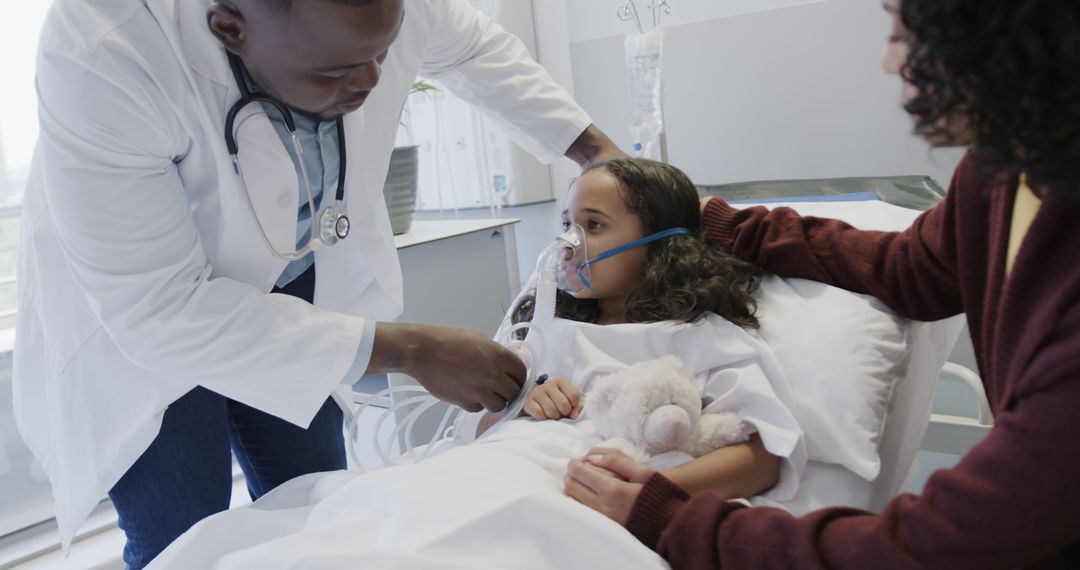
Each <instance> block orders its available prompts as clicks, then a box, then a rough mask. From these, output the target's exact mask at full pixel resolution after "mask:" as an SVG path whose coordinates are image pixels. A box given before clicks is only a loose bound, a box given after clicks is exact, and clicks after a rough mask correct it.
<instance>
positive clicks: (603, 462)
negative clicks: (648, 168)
mask: <svg viewBox="0 0 1080 570" xmlns="http://www.w3.org/2000/svg"><path fill="white" fill-rule="evenodd" d="M885 8H886V10H887V11H888V12H889V14H890V15H891V16H892V18H893V35H892V36H891V37H890V38H889V45H888V48H887V51H886V56H885V62H884V66H885V69H886V71H888V72H889V73H891V74H894V75H899V76H900V77H901V78H902V79H903V85H904V87H903V94H904V100H905V108H906V109H907V111H908V112H909V113H910V114H911V115H912V117H913V118H914V120H915V123H916V125H917V130H918V131H919V132H920V133H921V134H922V135H923V136H924V137H925V138H926V139H927V140H928V141H929V142H930V143H931V144H932V145H935V146H944V145H965V146H969V147H970V152H969V153H968V156H967V157H965V159H964V160H963V161H962V163H961V164H960V166H959V167H958V168H957V171H956V174H955V177H954V179H953V182H952V186H951V189H950V191H949V193H948V195H947V196H946V198H945V200H944V201H943V202H942V203H941V204H940V205H938V206H937V207H936V208H934V209H932V210H930V211H928V212H926V213H925V214H924V215H923V216H922V217H920V218H919V219H918V220H917V221H916V222H915V223H914V225H913V226H912V227H911V228H910V229H909V230H907V231H905V232H903V233H881V232H861V231H857V230H854V229H852V228H850V227H849V226H847V225H845V224H842V223H840V222H836V221H831V220H821V219H813V218H800V217H799V216H797V215H796V214H795V213H794V212H792V211H790V210H786V209H777V210H774V211H773V212H771V213H770V212H767V211H766V210H764V209H762V208H754V209H749V210H743V211H739V210H735V209H733V208H731V207H729V206H728V205H727V204H725V203H723V201H721V200H719V199H716V198H714V199H712V200H708V201H707V202H704V203H703V205H702V206H703V213H704V217H703V220H702V225H703V227H705V228H707V230H708V231H709V233H710V235H711V236H712V237H713V238H716V239H717V240H719V241H720V242H721V243H722V244H724V245H726V246H728V247H729V248H730V249H731V250H732V251H733V253H735V255H737V256H739V257H741V258H743V259H746V260H749V261H752V262H754V263H756V264H758V265H760V266H762V267H763V268H764V269H766V270H768V271H772V272H774V273H778V274H780V275H784V276H797V277H808V278H813V279H817V280H820V281H824V282H828V283H832V284H835V285H838V286H841V287H845V288H847V289H851V290H854V291H859V292H866V293H871V294H874V295H876V296H877V297H879V298H881V299H882V300H883V301H885V302H887V303H888V304H889V305H890V306H891V307H892V308H894V309H895V310H897V311H898V312H900V313H902V314H904V315H905V316H907V317H910V318H913V319H920V320H934V319H940V318H944V317H948V316H951V315H955V314H958V313H961V312H966V313H967V316H968V324H969V327H970V330H971V333H972V337H973V338H974V340H975V351H976V355H977V357H978V362H979V369H980V371H981V374H982V377H983V381H984V384H985V387H986V392H987V395H988V397H989V399H990V403H991V406H992V408H993V411H994V415H995V425H994V428H993V429H992V430H991V432H990V434H989V436H988V437H987V438H986V439H985V440H984V441H983V442H982V443H980V444H979V445H977V446H975V447H974V448H973V449H972V450H971V451H970V452H969V453H968V454H967V455H966V456H965V457H964V458H963V460H962V461H961V462H960V463H959V464H958V465H957V466H956V467H955V468H953V469H947V470H942V471H938V472H937V473H935V474H934V475H933V476H932V477H931V478H930V480H929V481H928V482H927V484H926V487H925V489H924V491H923V494H922V496H914V495H910V494H905V495H901V496H899V497H897V498H895V499H894V500H893V501H892V502H891V503H890V504H889V505H888V506H886V508H885V509H884V510H883V511H882V513H881V514H880V515H875V514H873V513H868V512H862V511H858V510H855V509H849V508H834V509H825V510H822V511H818V512H815V513H811V514H809V515H807V516H806V517H803V518H795V517H792V516H790V515H789V514H787V513H784V512H782V511H778V510H773V509H753V508H743V507H741V506H739V505H737V504H734V503H729V502H727V501H725V500H724V497H722V496H720V495H718V494H715V493H711V494H710V493H706V494H701V495H697V496H694V497H693V498H692V499H691V498H689V496H688V495H687V494H686V493H685V492H684V491H682V490H681V489H680V488H679V487H677V486H676V485H674V484H672V483H671V482H670V481H669V480H667V479H665V478H664V477H663V476H662V475H658V474H655V473H653V472H652V470H650V469H649V468H647V467H645V466H642V465H639V464H636V463H634V462H632V461H630V460H629V459H628V458H626V457H625V456H622V455H619V454H617V453H614V452H610V451H606V452H605V451H601V450H593V451H592V452H590V454H591V455H593V456H594V457H592V458H591V461H585V460H575V461H573V462H572V464H571V466H570V469H569V472H568V476H567V483H566V491H567V493H569V494H570V495H571V496H573V497H574V498H576V499H578V500H579V501H581V502H583V503H585V504H586V505H589V506H592V507H593V508H595V509H597V510H599V511H600V512H602V513H604V514H606V515H608V516H610V517H611V518H613V519H615V520H617V521H619V522H621V523H623V524H625V525H626V526H627V528H628V529H630V530H631V531H632V532H633V533H634V534H635V535H636V536H637V537H638V538H639V539H640V540H641V541H642V542H644V543H645V544H646V545H649V546H651V547H653V548H654V549H656V550H657V552H659V553H660V554H661V555H663V556H664V557H666V558H667V559H668V560H669V561H670V562H671V564H672V566H673V567H674V568H718V567H721V566H723V567H727V568H758V567H766V566H781V565H783V566H805V567H836V568H868V567H874V568H881V567H888V568H899V567H919V568H923V567H946V568H960V567H977V568H996V567H1001V568H1006V567H1007V568H1014V567H1077V562H1078V558H1080V522H1078V520H1080V517H1078V516H1077V512H1078V510H1080V493H1077V491H1076V486H1075V483H1074V480H1075V478H1076V474H1077V473H1078V472H1080V445H1078V444H1077V442H1076V434H1077V433H1080V414H1078V413H1077V411H1078V410H1080V358H1078V357H1077V354H1078V353H1080V303H1078V300H1080V263H1078V262H1080V230H1078V229H1077V226H1076V224H1077V221H1080V78H1078V75H1077V70H1080V2H1076V1H1075V0H1028V1H1025V2H987V1H986V0H886V2H885ZM596 455H600V456H601V457H595V456H596Z"/></svg>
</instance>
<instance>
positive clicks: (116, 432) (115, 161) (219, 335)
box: [14, 0, 590, 548]
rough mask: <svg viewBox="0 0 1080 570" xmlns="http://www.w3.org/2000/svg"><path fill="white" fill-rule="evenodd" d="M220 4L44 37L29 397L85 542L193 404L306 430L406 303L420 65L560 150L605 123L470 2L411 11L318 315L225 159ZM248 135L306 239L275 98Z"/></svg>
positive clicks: (41, 441) (55, 476)
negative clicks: (221, 399)
mask: <svg viewBox="0 0 1080 570" xmlns="http://www.w3.org/2000/svg"><path fill="white" fill-rule="evenodd" d="M208 5H209V0H144V1H141V2H140V1H134V0H89V1H88V0H59V1H58V2H56V4H55V5H54V6H53V8H52V10H51V12H50V14H49V16H48V19H47V21H46V23H45V27H44V31H43V33H42V38H41V45H40V51H39V56H38V72H37V83H38V91H39V98H40V111H39V112H40V120H41V137H40V140H39V141H38V146H37V150H36V153H35V156H34V163H33V167H32V172H31V177H30V181H29V183H28V186H27V189H26V197H25V204H24V213H23V224H22V245H21V248H22V249H21V252H20V260H19V285H20V287H19V320H18V325H17V339H16V346H15V378H14V391H15V394H14V397H15V415H16V420H17V421H18V425H19V429H20V431H21V432H22V435H23V437H24V439H25V440H26V442H27V444H28V445H29V447H30V449H31V450H32V451H33V453H34V455H35V456H36V457H37V459H38V460H39V461H40V462H41V463H42V465H43V466H44V468H45V470H46V472H47V473H48V475H49V479H50V482H51V483H52V488H53V496H54V498H55V500H56V515H57V521H58V523H59V526H60V536H61V540H62V542H63V544H64V546H65V548H66V547H67V546H68V545H69V544H70V542H71V540H72V538H73V536H74V534H75V532H76V530H77V529H78V527H79V525H81V524H82V521H83V520H85V518H86V516H87V515H88V514H89V513H90V511H91V510H92V509H93V507H94V506H95V505H96V504H97V502H98V501H99V500H100V499H101V498H102V497H104V496H105V494H106V492H107V491H108V489H110V488H111V487H112V486H113V485H114V484H115V483H116V481H117V480H118V479H119V478H120V477H121V476H122V475H123V474H124V472H125V471H127V469H128V468H129V467H130V466H131V465H132V464H133V463H134V462H135V460H136V459H137V458H138V457H139V456H140V455H141V454H142V452H143V451H144V450H145V449H146V447H147V446H148V445H149V444H150V442H151V441H153V439H154V437H155V436H156V435H157V432H158V430H159V428H160V425H161V418H162V415H163V413H164V411H165V409H166V408H167V407H168V406H169V404H170V403H171V402H173V401H174V400H176V399H177V398H178V397H180V396H181V395H183V394H185V393H186V392H188V391H189V390H191V389H192V388H194V387H196V386H204V387H206V388H208V389H210V390H213V391H215V392H217V393H219V394H222V395H224V396H227V397H229V398H232V399H234V400H237V401H240V402H243V403H245V404H248V405H250V406H253V407H256V408H259V409H261V410H263V411H265V412H268V413H271V414H274V415H276V416H279V417H281V418H284V419H286V420H288V421H290V422H292V423H295V424H297V425H300V426H306V425H307V424H308V423H309V422H310V421H311V419H312V417H313V416H314V414H315V413H316V411H317V410H318V408H319V406H320V405H321V403H322V402H323V401H324V400H325V399H326V398H327V397H328V396H329V395H330V393H331V392H332V391H333V390H334V389H335V387H337V386H338V385H339V383H340V382H341V380H342V378H343V376H344V375H345V372H346V371H347V370H348V368H349V367H350V365H351V364H352V362H353V359H354V357H355V356H356V351H357V347H358V346H359V344H360V341H361V336H362V334H363V329H364V322H365V319H378V320H387V319H392V318H394V317H395V316H396V315H398V314H399V313H400V311H401V309H402V290H401V270H400V267H399V264H398V259H397V255H396V250H395V248H394V244H393V237H392V235H391V231H390V223H389V217H388V215H387V212H386V208H385V204H384V202H383V197H382V182H383V180H384V178H385V176H386V170H387V164H388V162H389V155H390V152H391V150H392V147H393V142H394V137H395V132H396V130H397V126H398V118H399V116H400V113H401V109H402V106H403V104H404V101H405V98H406V97H407V95H408V93H409V89H410V86H411V84H412V82H413V81H414V79H415V77H416V75H417V74H420V75H426V76H429V77H432V78H436V79H438V80H440V81H441V82H443V83H444V84H445V85H447V86H448V87H449V88H450V89H451V90H453V91H455V92H456V93H457V94H459V95H461V96H463V97H464V98H466V99H468V100H471V101H473V102H477V103H480V104H482V105H483V106H484V107H486V108H488V109H489V110H490V111H492V112H493V113H494V114H495V115H496V116H501V117H504V118H506V119H508V120H509V122H510V123H511V125H510V130H511V131H512V133H513V134H516V135H524V134H525V133H528V136H518V137H516V138H517V140H518V142H519V143H520V144H522V145H523V146H525V147H526V148H527V149H528V150H530V151H532V152H533V153H534V154H536V155H537V156H539V157H540V158H541V159H544V160H551V159H554V158H555V157H558V156H560V155H561V154H563V153H564V152H565V150H566V149H567V148H568V147H569V145H570V144H571V143H572V142H573V140H574V139H575V138H576V137H577V135H579V134H580V133H581V132H582V131H583V130H584V129H585V127H587V126H588V125H589V123H590V120H589V118H588V117H587V116H586V115H585V114H584V112H582V111H581V109H580V108H579V107H578V106H577V105H576V104H574V103H573V101H572V100H571V99H570V98H569V97H568V95H567V94H566V93H565V91H563V90H562V89H560V88H559V87H557V86H556V85H555V84H554V83H553V82H552V81H551V80H550V78H549V77H548V76H547V75H546V73H545V72H544V71H543V70H542V69H541V68H540V67H539V66H538V65H536V64H535V63H534V62H532V61H531V60H530V59H529V57H528V54H527V51H526V50H525V48H524V46H523V45H522V44H521V43H520V42H519V41H517V40H516V39H515V38H513V37H512V36H510V35H509V34H507V33H506V32H505V31H503V30H502V29H501V28H500V27H499V26H497V25H495V24H493V23H492V22H491V21H490V20H489V19H488V18H486V17H484V16H482V15H480V14H479V13H478V12H476V11H475V10H474V9H473V8H472V7H471V6H470V5H469V3H468V1H467V0H407V2H406V12H405V14H406V16H405V21H404V23H403V26H402V29H401V33H400V36H399V37H398V39H397V41H396V42H395V44H394V45H393V46H392V48H391V50H390V53H389V55H388V57H387V60H386V62H385V63H384V64H383V68H382V71H383V74H382V79H381V82H380V83H379V86H378V87H377V88H376V89H375V90H374V91H373V92H372V94H371V95H370V97H369V98H368V100H367V102H366V104H365V105H364V107H362V108H361V109H360V110H359V111H357V112H355V113H352V114H350V115H348V116H347V117H346V118H345V129H346V139H347V140H348V141H349V144H348V145H347V148H348V156H347V161H348V165H349V168H348V175H347V178H346V191H347V204H348V213H349V215H350V217H351V218H352V222H353V233H352V235H350V236H349V238H348V239H346V240H344V241H343V242H341V243H339V244H337V245H335V246H333V247H329V248H324V249H322V250H320V251H318V252H316V254H315V255H316V271H317V279H316V289H315V306H312V305H310V304H308V303H305V302H303V301H300V300H298V299H295V298H292V297H288V296H284V295H267V294H266V293H267V292H268V291H269V290H270V289H271V287H272V285H273V283H274V281H275V279H276V278H277V277H278V275H279V274H280V273H281V271H282V268H283V266H284V262H283V261H280V260H278V259H276V258H274V257H273V256H272V255H271V254H270V252H269V251H268V249H267V248H266V247H265V245H264V244H263V243H262V241H261V239H262V238H261V237H260V234H259V231H258V230H257V229H256V226H255V224H254V222H253V220H252V219H251V216H250V213H249V212H248V211H247V209H246V208H247V206H246V204H245V202H244V198H243V194H242V190H241V188H240V186H239V184H238V180H237V177H236V175H235V174H234V172H233V169H232V166H231V163H230V159H229V156H228V153H227V151H226V149H225V143H224V140H223V131H224V126H223V125H224V117H225V113H226V110H227V109H228V108H229V107H230V106H231V105H232V103H234V102H235V101H236V100H237V99H238V98H239V92H238V90H237V87H236V84H235V82H234V81H233V78H232V75H231V73H230V71H229V67H228V65H227V60H226V57H225V52H224V50H223V48H222V47H221V46H220V45H219V43H218V42H217V41H216V39H215V38H214V37H213V36H212V35H211V34H210V32H209V30H208V29H207V25H206V8H207V6H208ZM249 116H250V117H251V118H250V120H246V119H247V117H249ZM237 124H238V125H240V124H242V127H241V128H240V135H239V144H240V160H241V163H242V167H243V170H244V173H245V176H246V177H247V183H248V187H249V188H250V191H251V198H252V200H253V201H254V205H255V210H256V211H257V213H258V216H259V219H260V220H261V222H262V225H263V227H264V228H266V231H267V233H268V234H269V239H270V240H271V241H272V242H273V243H274V244H275V245H276V247H278V248H279V249H283V250H284V249H290V248H292V247H293V246H294V239H295V232H296V212H297V199H298V192H297V186H296V184H297V177H296V174H295V172H294V170H293V166H292V163H291V161H290V159H289V156H288V154H287V151H286V150H285V148H284V146H283V145H282V144H281V142H280V139H279V138H278V136H277V134H276V133H275V131H274V129H273V128H272V126H271V125H270V123H269V121H268V120H267V119H266V117H265V115H264V114H263V112H262V110H261V108H260V106H259V105H249V106H248V107H246V108H245V110H244V111H243V113H241V116H240V117H238V120H237Z"/></svg>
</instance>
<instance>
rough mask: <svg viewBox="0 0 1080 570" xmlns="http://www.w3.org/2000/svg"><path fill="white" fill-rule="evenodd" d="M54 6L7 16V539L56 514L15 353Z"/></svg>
mask: <svg viewBox="0 0 1080 570" xmlns="http://www.w3.org/2000/svg"><path fill="white" fill-rule="evenodd" d="M48 9H49V2H41V1H34V2H9V3H5V5H4V17H3V18H0V69H2V70H4V88H3V89H0V536H4V535H7V534H10V533H12V532H15V531H18V530H20V529H22V528H25V527H27V526H29V525H32V524H35V523H38V522H41V521H43V520H47V519H49V518H51V517H52V516H53V509H52V499H51V495H50V492H49V484H48V481H47V479H46V478H45V474H44V472H43V471H42V469H41V467H40V466H39V465H38V464H37V462H36V461H34V459H33V457H32V456H31V455H30V451H29V450H28V449H27V448H26V446H25V445H23V442H22V439H20V437H19V432H18V430H17V429H16V428H15V417H14V412H13V410H12V394H11V347H12V344H13V343H14V338H15V337H14V327H15V314H16V295H15V293H16V277H17V276H16V274H15V258H16V241H17V238H18V235H19V216H20V213H21V208H20V204H21V202H22V193H23V188H24V186H25V185H26V178H27V174H28V172H29V170H30V157H31V156H32V155H33V151H34V142H35V141H36V140H37V99H36V95H35V93H34V60H35V54H36V52H37V38H38V33H39V31H40V29H41V24H42V22H43V20H44V18H45V14H46V12H47V10H48Z"/></svg>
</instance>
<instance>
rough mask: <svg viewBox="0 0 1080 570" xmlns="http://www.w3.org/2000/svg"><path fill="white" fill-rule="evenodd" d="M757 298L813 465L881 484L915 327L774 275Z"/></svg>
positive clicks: (855, 300)
mask: <svg viewBox="0 0 1080 570" xmlns="http://www.w3.org/2000/svg"><path fill="white" fill-rule="evenodd" d="M757 298H758V303H759V308H758V317H759V319H760V321H761V329H760V333H761V336H762V337H763V338H764V339H765V342H766V343H768V344H769V346H770V347H771V348H772V349H773V352H774V353H775V354H776V358H777V360H778V361H779V362H780V367H781V368H783V369H784V374H785V376H787V381H788V385H789V386H790V387H791V392H792V394H793V396H794V398H795V402H796V405H797V407H798V409H797V410H795V413H796V415H797V417H798V419H799V423H800V424H801V425H802V428H803V431H804V432H805V433H806V444H807V452H808V454H809V458H810V459H811V460H816V461H821V462H824V463H836V464H839V465H842V466H844V467H847V468H848V469H850V470H851V471H852V472H854V473H855V474H857V475H859V476H860V477H862V478H864V479H866V480H867V481H872V480H874V479H875V478H876V477H877V476H878V473H879V472H880V470H881V460H880V458H879V456H878V444H879V443H880V442H881V436H882V431H883V430H884V427H885V419H886V415H887V410H888V409H889V401H890V400H891V398H892V395H893V390H894V389H895V387H896V384H897V382H899V381H900V380H901V379H902V378H904V376H905V374H906V371H907V362H908V356H909V354H910V347H909V343H908V322H907V321H906V320H905V319H902V318H900V317H899V316H897V315H895V314H894V313H893V312H892V311H890V310H889V309H888V308H887V307H885V305H884V304H882V303H881V302H880V301H878V300H877V299H874V298H873V297H869V296H866V295H857V294H855V293H851V292H849V291H844V290H842V289H837V288H835V287H830V286H828V285H825V284H822V283H817V282H814V281H807V280H805V279H781V278H779V277H776V276H775V275H770V276H768V277H766V278H765V279H764V280H763V281H762V284H761V288H760V289H759V291H758V294H757Z"/></svg>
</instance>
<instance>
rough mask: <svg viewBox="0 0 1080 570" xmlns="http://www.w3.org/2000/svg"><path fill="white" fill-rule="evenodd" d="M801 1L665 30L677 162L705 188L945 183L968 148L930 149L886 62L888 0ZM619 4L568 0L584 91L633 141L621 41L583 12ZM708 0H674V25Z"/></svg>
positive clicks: (622, 137)
mask: <svg viewBox="0 0 1080 570" xmlns="http://www.w3.org/2000/svg"><path fill="white" fill-rule="evenodd" d="M799 2H805V0H767V1H765V2H763V3H762V4H761V5H762V7H769V6H772V7H775V6H778V5H783V4H787V5H788V6H789V7H783V8H778V9H771V10H763V11H758V12H751V13H744V14H741V15H736V16H732V17H723V18H712V19H705V20H703V21H694V22H690V23H686V24H677V25H671V26H666V27H665V44H664V57H663V72H662V73H663V77H664V89H665V91H664V115H665V116H664V118H665V122H666V131H667V144H668V150H669V159H670V161H671V162H672V163H674V164H675V165H677V166H679V167H680V168H682V169H683V170H685V171H686V172H687V173H688V174H689V175H690V176H691V177H692V178H693V179H694V180H695V181H696V182H697V183H699V184H719V183H725V182H738V181H746V180H771V179H789V178H824V177H842V176H887V175H904V174H928V175H931V176H933V177H934V178H935V179H936V180H938V181H939V182H941V183H942V184H943V185H945V184H948V182H949V179H950V176H951V173H952V170H953V168H954V167H955V165H956V163H957V161H958V160H959V158H960V156H961V152H960V151H957V150H946V151H935V152H932V153H931V152H930V151H928V150H927V147H926V144H925V143H924V142H923V141H921V140H920V139H918V138H917V137H915V136H913V135H912V133H911V120H910V119H909V118H908V117H907V115H906V114H905V113H904V111H903V110H902V109H901V108H900V103H899V92H900V84H899V79H897V78H896V77H891V76H887V75H886V74H884V73H883V72H882V70H881V63H880V62H881V55H882V51H883V48H884V45H885V43H884V42H885V37H886V36H887V35H888V34H889V31H890V30H889V22H888V18H887V16H886V14H885V13H884V11H883V10H882V9H881V5H880V3H879V2H874V1H872V0H827V1H820V2H811V3H802V4H799ZM621 3H622V2H621V1H620V2H615V1H610V2H605V5H610V7H611V9H610V10H609V11H605V14H606V15H605V14H599V13H597V12H596V10H595V8H590V7H589V6H590V5H592V4H593V3H592V2H589V3H584V2H569V3H568V7H569V14H568V15H569V17H570V19H571V22H572V23H571V24H570V28H571V30H572V31H574V34H573V35H572V36H571V42H572V43H571V55H572V59H573V84H574V94H575V97H576V98H577V100H578V101H579V102H580V103H581V104H582V105H583V106H584V107H585V109H586V110H587V111H588V112H589V113H590V114H591V115H592V117H593V119H594V120H595V121H596V123H597V124H598V125H599V126H600V127H601V128H602V129H604V130H605V131H606V132H608V133H609V134H610V135H612V136H613V137H614V138H615V140H616V142H618V143H619V144H620V145H621V146H623V147H624V148H630V146H631V145H630V143H631V141H630V138H629V134H628V129H627V125H628V124H629V121H630V105H629V98H628V95H627V94H628V89H629V87H628V79H627V75H626V71H625V65H624V55H623V37H622V36H611V35H608V36H607V37H601V38H598V39H587V38H590V37H591V36H590V35H588V34H587V33H585V32H583V31H582V28H583V27H585V28H587V27H588V25H586V24H582V21H583V20H585V21H591V22H595V23H593V24H592V26H594V27H604V28H609V27H610V26H611V25H612V22H615V23H616V24H618V23H619V22H618V20H617V18H616V16H615V7H616V6H618V5H619V4H621ZM706 3H707V4H710V5H713V4H714V3H713V2H712V0H673V1H672V2H671V6H672V10H673V14H672V17H671V18H672V21H673V22H674V21H677V20H676V16H678V14H679V13H680V12H699V13H701V14H702V17H707V16H708V15H709V14H708V12H709V11H707V10H705V9H704V8H700V7H699V6H698V5H700V4H706ZM638 4H639V5H642V6H643V5H644V2H638ZM792 4H798V5H792ZM713 10H715V9H713ZM622 26H623V27H622V31H623V33H626V32H630V31H631V30H632V26H631V25H630V24H628V23H622ZM594 35H595V34H594ZM581 38H586V39H581Z"/></svg>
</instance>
